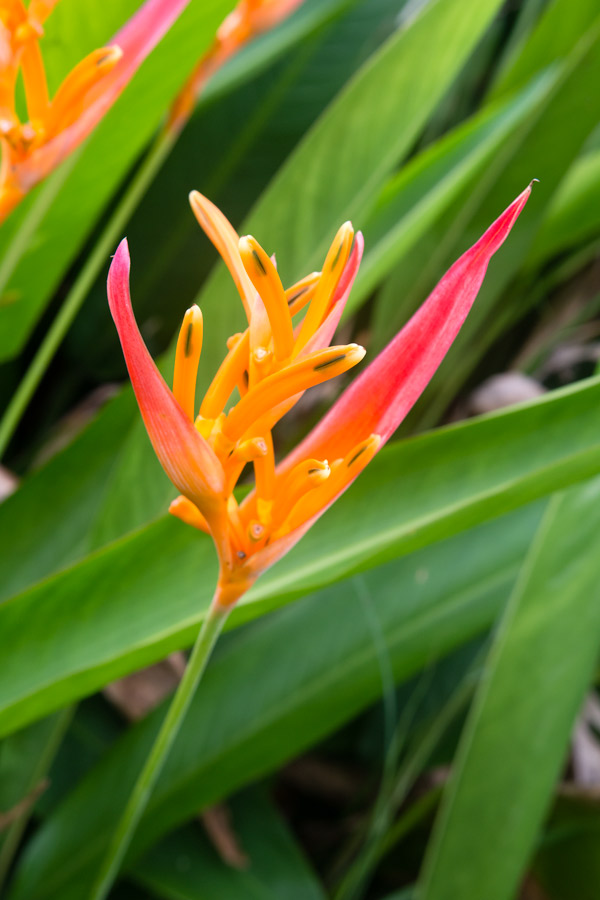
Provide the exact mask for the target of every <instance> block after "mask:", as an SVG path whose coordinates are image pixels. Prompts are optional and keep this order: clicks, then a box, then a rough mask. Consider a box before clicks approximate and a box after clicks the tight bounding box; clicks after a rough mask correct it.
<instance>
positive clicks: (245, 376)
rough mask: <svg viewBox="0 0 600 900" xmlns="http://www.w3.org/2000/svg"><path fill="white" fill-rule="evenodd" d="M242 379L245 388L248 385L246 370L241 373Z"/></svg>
mask: <svg viewBox="0 0 600 900" xmlns="http://www.w3.org/2000/svg"><path fill="white" fill-rule="evenodd" d="M242 378H243V380H244V384H245V385H246V387H248V384H249V379H248V369H244V372H243V374H242Z"/></svg>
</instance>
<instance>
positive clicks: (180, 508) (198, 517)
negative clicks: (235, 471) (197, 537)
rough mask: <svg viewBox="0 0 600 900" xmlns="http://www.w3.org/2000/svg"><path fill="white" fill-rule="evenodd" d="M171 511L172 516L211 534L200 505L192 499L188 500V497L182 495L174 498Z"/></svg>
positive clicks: (170, 507)
mask: <svg viewBox="0 0 600 900" xmlns="http://www.w3.org/2000/svg"><path fill="white" fill-rule="evenodd" d="M169 512H170V513H171V515H172V516H175V517H176V518H177V519H180V520H181V521H182V522H185V524H186V525H191V526H192V528H197V529H199V530H200V531H204V532H206V534H210V529H209V527H208V523H207V521H206V519H205V518H204V516H203V515H202V513H201V512H200V510H199V509H198V507H197V506H196V505H195V504H194V503H192V501H191V500H188V499H187V497H183V496H181V495H180V496H179V497H177V498H176V499H175V500H173V502H172V503H171V505H170V506H169Z"/></svg>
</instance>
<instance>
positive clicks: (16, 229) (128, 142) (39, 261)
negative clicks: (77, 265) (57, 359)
mask: <svg viewBox="0 0 600 900" xmlns="http://www.w3.org/2000/svg"><path fill="white" fill-rule="evenodd" d="M103 5H104V4H103V2H101V0H94V6H96V7H97V10H96V13H95V14H92V12H91V10H90V9H89V6H88V5H86V8H85V9H86V15H85V17H82V16H78V17H75V19H74V21H75V22H77V21H79V22H80V23H81V22H82V23H84V24H85V23H89V22H90V21H96V22H103V16H102V10H103ZM71 6H73V3H71ZM111 6H112V7H114V0H112V3H111ZM232 6H233V0H205V2H203V3H196V2H194V3H191V4H190V6H189V7H188V8H187V9H186V10H185V11H184V12H183V13H182V14H181V16H180V18H179V19H178V21H177V22H176V23H175V25H174V26H173V27H172V28H171V30H170V31H169V33H168V34H167V35H166V36H165V38H164V39H163V41H162V42H161V43H160V44H159V46H158V47H157V48H156V49H155V50H154V51H153V53H152V54H151V55H150V56H149V58H148V59H147V60H146V61H145V62H144V64H143V65H142V66H141V68H140V70H139V71H138V73H137V74H136V76H135V77H134V78H133V80H132V82H131V83H130V84H129V86H128V87H127V88H126V90H125V91H124V93H123V95H122V96H121V97H120V98H119V100H118V101H117V103H116V104H115V106H114V107H113V108H112V109H111V111H110V112H109V113H108V115H107V116H106V117H105V119H104V120H103V121H102V122H101V123H100V125H99V126H98V127H97V128H96V130H95V131H94V133H93V134H92V135H91V137H90V138H89V140H88V141H87V142H86V143H85V145H84V146H83V147H82V148H81V150H80V151H78V152H77V153H76V154H75V155H74V156H72V157H71V158H70V160H69V161H67V163H66V164H65V165H63V166H62V167H61V168H59V170H58V171H57V172H56V173H55V174H54V175H53V176H52V177H51V178H50V179H49V180H47V181H46V182H45V183H44V184H42V185H40V186H39V187H38V188H37V189H36V190H34V191H33V193H32V194H31V195H30V196H29V197H28V198H26V200H25V202H24V203H23V204H22V207H21V208H20V209H18V210H17V211H16V214H15V215H14V217H13V216H11V217H10V218H9V219H8V221H7V223H6V226H7V227H6V228H5V227H4V226H3V228H2V243H1V245H0V295H2V297H3V301H4V302H3V303H2V304H0V359H6V358H7V357H10V356H13V355H15V354H16V353H17V352H18V351H19V350H20V349H21V347H22V346H23V343H24V341H25V340H26V338H27V336H28V335H29V333H30V331H31V328H32V327H33V325H34V323H35V322H36V320H37V318H38V316H39V314H40V313H41V311H42V310H43V309H44V307H45V305H46V303H47V302H48V300H49V298H50V297H51V295H52V293H53V291H54V290H55V288H56V286H57V285H58V283H59V281H60V279H61V277H62V276H63V275H64V273H65V270H66V268H67V267H68V266H69V265H70V264H71V263H72V262H73V260H74V259H75V257H76V255H77V253H78V252H79V251H80V250H81V247H82V245H83V243H84V241H85V240H86V238H87V237H88V236H89V234H90V232H91V230H92V228H93V226H94V224H95V222H96V220H97V219H98V216H99V215H100V214H101V213H102V211H103V209H104V207H105V205H106V203H107V202H108V200H109V199H110V197H111V196H112V194H113V193H114V191H115V190H116V188H117V187H118V185H119V184H120V182H121V181H122V179H123V178H124V177H125V176H126V174H127V172H128V170H129V169H130V167H131V166H132V165H133V164H134V162H135V161H136V159H137V158H138V156H139V154H140V153H141V152H142V150H143V149H144V147H145V146H146V145H147V143H148V141H149V140H150V138H151V137H152V134H153V133H154V132H155V130H156V129H157V127H158V125H159V124H160V122H161V119H162V117H163V116H164V113H165V111H166V109H167V107H168V105H169V103H170V102H171V100H172V99H173V97H174V96H175V95H176V93H177V90H178V88H179V87H180V86H181V84H182V82H183V80H184V78H185V77H186V75H187V74H189V72H190V71H191V69H192V68H193V66H194V63H195V62H196V60H197V59H198V56H199V54H200V53H201V52H202V51H203V50H204V49H205V48H206V47H207V46H208V45H209V43H210V41H211V39H212V37H213V35H214V32H215V30H216V28H217V26H218V25H219V23H220V22H221V20H222V19H223V18H224V17H225V15H226V14H227V13H228V12H229V11H230V9H231V7H232ZM109 8H110V7H109ZM121 15H122V6H121ZM113 18H114V16H113ZM99 31H100V32H101V33H102V35H103V36H102V40H99V43H100V45H101V44H102V43H103V42H105V41H106V40H107V39H108V38H109V37H110V32H109V33H108V34H105V29H104V26H102V28H100V29H99ZM68 32H69V37H72V40H73V41H76V40H77V38H78V30H77V29H75V28H74V27H72V28H69V29H68ZM58 46H60V42H59V43H58ZM117 136H118V137H117Z"/></svg>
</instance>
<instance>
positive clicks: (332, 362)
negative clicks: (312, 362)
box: [313, 353, 346, 372]
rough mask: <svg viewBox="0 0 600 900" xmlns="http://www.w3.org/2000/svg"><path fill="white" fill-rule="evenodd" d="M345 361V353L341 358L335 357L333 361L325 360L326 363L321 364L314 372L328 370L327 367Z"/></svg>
mask: <svg viewBox="0 0 600 900" xmlns="http://www.w3.org/2000/svg"><path fill="white" fill-rule="evenodd" d="M343 359H346V354H345V353H342V354H341V355H340V356H334V357H333V358H332V359H327V360H325V362H322V363H319V364H318V365H317V366H315V367H314V370H313V371H315V372H317V371H318V370H319V369H326V368H327V366H333V365H335V363H339V362H341V361H342V360H343Z"/></svg>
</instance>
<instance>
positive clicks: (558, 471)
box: [0, 379, 600, 733]
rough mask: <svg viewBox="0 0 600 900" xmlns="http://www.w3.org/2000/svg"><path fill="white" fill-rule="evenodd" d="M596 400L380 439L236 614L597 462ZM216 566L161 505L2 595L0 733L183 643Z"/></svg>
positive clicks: (497, 509)
mask: <svg viewBox="0 0 600 900" xmlns="http://www.w3.org/2000/svg"><path fill="white" fill-rule="evenodd" d="M599 405H600V379H591V380H590V381H589V382H588V383H587V384H584V383H580V384H579V385H577V386H575V387H571V388H568V389H565V390H563V391H560V392H556V393H555V394H553V395H546V396H544V397H542V398H540V399H539V400H538V401H537V402H535V403H531V404H525V405H523V406H521V407H518V408H515V409H513V410H510V411H506V410H505V411H503V412H500V413H497V414H494V415H491V416H489V417H485V418H482V419H480V420H473V421H471V422H467V423H463V424H460V425H457V426H454V427H451V428H447V429H444V430H440V431H437V432H433V433H432V434H428V435H424V436H422V437H419V438H417V439H415V440H410V441H405V442H402V443H398V444H395V445H392V446H390V447H388V448H385V449H384V450H383V451H382V452H381V453H380V454H379V455H378V456H377V457H376V458H375V460H374V461H373V463H371V465H370V466H369V467H368V468H367V469H366V470H365V472H364V473H363V474H362V475H361V477H360V478H359V479H358V480H357V482H356V483H355V484H354V485H353V486H352V489H351V490H350V491H348V492H347V493H346V494H345V495H344V496H343V497H342V498H341V499H340V501H339V502H338V503H336V504H335V505H334V506H333V507H332V509H331V510H329V511H328V513H327V514H326V515H325V516H324V517H323V518H322V519H321V520H320V521H319V522H318V523H317V524H316V525H315V527H314V528H312V529H311V531H310V532H309V533H308V534H307V535H306V536H305V537H304V538H303V540H302V541H300V543H299V544H298V545H297V547H295V548H294V550H293V551H292V552H291V553H290V554H289V555H288V556H287V557H285V558H284V559H283V560H281V561H280V562H279V563H278V564H277V566H275V567H274V568H273V569H271V570H270V571H269V572H268V573H267V574H266V575H265V576H264V577H263V578H261V579H259V580H258V582H257V584H256V585H255V587H254V588H253V589H252V590H251V591H250V592H249V593H248V594H247V595H246V598H245V599H244V600H243V601H242V603H241V604H240V605H239V606H238V608H237V610H236V613H235V614H234V622H235V621H238V622H239V621H241V620H243V619H246V618H248V617H252V616H257V615H259V614H262V613H263V612H265V611H266V610H268V609H271V608H273V607H274V606H278V605H281V604H282V603H283V602H285V601H286V600H289V599H292V598H294V597H298V596H300V595H301V594H303V593H305V592H307V591H311V590H315V589H318V588H320V587H322V586H323V585H325V584H331V583H332V582H334V581H336V580H338V579H341V578H345V577H347V576H348V575H349V574H351V573H353V572H357V571H360V570H362V569H366V568H369V567H373V566H375V565H377V564H378V563H380V562H383V561H386V560H389V559H392V558H395V557H397V556H398V555H399V554H401V553H402V554H403V553H409V552H411V551H413V550H414V549H416V548H419V547H422V546H424V545H426V544H429V543H431V542H433V541H436V540H441V539H443V538H445V537H447V536H449V535H451V534H454V533H456V532H457V531H460V530H463V529H465V528H469V527H471V526H472V525H475V524H477V523H479V522H482V521H486V520H488V519H490V518H492V517H493V516H497V515H500V514H502V513H504V512H507V511H509V510H511V509H514V508H515V507H518V506H522V505H524V504H525V503H528V502H529V501H531V500H533V499H536V498H537V497H540V496H543V495H544V494H547V493H550V492H552V491H554V490H556V489H557V488H559V487H563V486H565V485H569V484H572V483H574V482H575V481H578V480H581V479H584V478H587V477H590V476H592V475H594V474H596V473H597V472H598V471H599V470H600V429H599V428H598V424H597V410H598V406H599ZM500 447H501V448H502V451H501V452H500V451H499V448H500ZM216 575H217V565H216V558H215V553H214V550H213V547H212V544H211V541H210V540H209V538H208V537H206V536H205V535H202V534H199V533H198V532H196V531H195V530H194V529H191V528H189V527H188V526H184V525H183V524H182V523H181V522H179V521H176V520H174V519H172V518H170V517H168V516H167V517H165V518H163V519H161V520H159V521H157V522H156V523H154V524H152V525H150V526H148V527H146V528H144V529H141V530H140V531H138V532H134V533H132V534H129V535H127V536H126V537H124V538H122V539H121V540H119V541H116V542H115V543H113V544H111V545H109V546H108V547H106V548H105V549H103V550H101V551H98V552H96V553H93V554H91V555H90V556H89V557H88V558H87V559H85V560H83V561H82V562H81V563H79V564H76V565H74V566H73V567H72V568H70V569H67V570H65V571H64V572H63V573H59V574H57V575H56V576H54V577H51V578H48V579H46V580H45V581H42V582H41V583H40V584H38V585H36V586H34V587H33V588H31V589H30V590H27V591H25V592H24V593H22V594H20V595H17V596H14V597H12V598H10V599H8V600H6V601H5V602H4V604H2V605H1V606H0V653H1V654H2V658H3V678H2V682H1V683H0V733H5V732H7V731H11V730H14V729H15V728H18V727H19V726H21V725H23V724H25V723H26V722H28V721H30V720H31V719H33V718H37V717H40V716H41V715H44V714H46V713H47V712H48V711H50V710H51V709H54V708H57V707H60V706H61V705H64V704H66V703H69V702H70V701H71V700H72V699H73V698H74V697H78V696H82V695H83V694H86V693H90V692H91V691H93V690H95V689H97V688H98V687H99V686H100V685H102V684H104V683H105V682H106V681H108V680H110V679H112V678H116V677H119V676H120V675H123V674H125V673H126V672H128V671H131V670H132V669H135V668H138V667H140V666H142V665H145V664H147V663H149V662H152V661H154V660H156V659H158V658H160V657H161V656H164V655H165V654H166V653H167V652H169V651H170V650H173V649H175V648H177V647H181V646H185V644H186V643H191V641H192V639H193V635H194V633H195V630H196V629H197V627H198V624H199V622H200V620H201V619H202V616H203V614H204V610H205V609H206V608H207V606H208V603H209V600H210V597H211V595H212V592H213V589H214V584H215V582H216ZM23 622H27V623H28V628H27V630H26V631H25V630H24V629H23ZM57 648H60V652H57Z"/></svg>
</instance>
